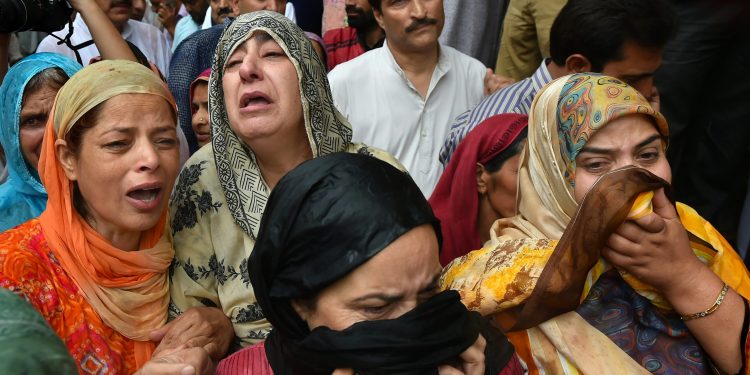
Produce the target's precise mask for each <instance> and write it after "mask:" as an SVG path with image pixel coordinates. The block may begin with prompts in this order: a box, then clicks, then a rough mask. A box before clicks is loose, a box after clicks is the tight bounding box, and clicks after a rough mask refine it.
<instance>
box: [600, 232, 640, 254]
mask: <svg viewBox="0 0 750 375" xmlns="http://www.w3.org/2000/svg"><path fill="white" fill-rule="evenodd" d="M605 247H606V248H609V249H610V250H612V251H614V252H616V253H618V254H620V255H623V256H626V257H628V258H633V257H635V256H637V255H638V250H637V249H638V245H637V243H635V242H632V241H630V240H629V239H627V238H625V237H623V236H621V235H620V234H619V233H612V235H610V236H609V238H608V239H607V244H606V245H605Z"/></svg>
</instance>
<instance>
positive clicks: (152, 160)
mask: <svg viewBox="0 0 750 375" xmlns="http://www.w3.org/2000/svg"><path fill="white" fill-rule="evenodd" d="M138 143H139V146H138V149H137V150H136V155H137V158H138V160H136V163H135V167H136V169H137V170H138V171H139V172H149V171H154V170H156V169H157V168H159V153H158V152H157V150H156V146H155V145H154V144H153V143H151V141H150V140H146V139H144V140H140V141H139V142H138Z"/></svg>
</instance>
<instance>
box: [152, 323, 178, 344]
mask: <svg viewBox="0 0 750 375" xmlns="http://www.w3.org/2000/svg"><path fill="white" fill-rule="evenodd" d="M177 319H179V318H177ZM177 319H175V320H173V321H171V322H169V323H167V324H165V325H164V326H163V327H161V328H159V329H157V330H155V331H151V333H149V334H148V336H149V339H150V340H151V341H153V342H156V343H158V342H160V341H161V340H162V339H163V338H164V335H166V334H167V332H168V331H169V330H170V329H172V326H174V324H175V322H176V321H177Z"/></svg>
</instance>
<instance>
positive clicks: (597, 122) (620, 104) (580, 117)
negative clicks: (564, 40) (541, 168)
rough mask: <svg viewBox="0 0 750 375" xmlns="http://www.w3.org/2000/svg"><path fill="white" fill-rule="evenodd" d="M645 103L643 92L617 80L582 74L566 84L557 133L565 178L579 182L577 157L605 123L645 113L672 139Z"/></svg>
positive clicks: (656, 115)
mask: <svg viewBox="0 0 750 375" xmlns="http://www.w3.org/2000/svg"><path fill="white" fill-rule="evenodd" d="M592 98H596V100H593V99H592ZM645 103H648V102H647V101H646V99H645V98H644V97H643V95H641V93H639V92H638V91H636V90H635V89H634V88H632V87H630V86H628V85H627V84H625V83H624V82H622V81H620V80H618V79H616V78H612V77H607V76H602V75H596V74H591V75H582V74H579V75H575V76H573V77H572V78H570V79H569V80H568V81H567V82H565V85H564V86H563V88H562V91H561V92H560V99H559V102H558V104H557V123H558V128H557V132H558V137H559V139H560V156H561V157H562V160H563V164H564V165H565V166H566V167H567V169H566V170H565V176H564V177H565V178H566V179H567V181H568V182H569V183H570V184H571V186H572V185H573V181H574V180H575V170H576V162H575V160H576V156H578V153H579V152H580V151H581V149H582V148H583V146H584V145H585V144H586V142H588V141H589V139H590V138H591V135H592V134H593V133H594V132H595V131H596V130H598V129H599V128H601V127H602V126H604V124H607V123H609V122H610V121H612V120H614V119H616V118H619V117H623V116H626V115H630V114H637V113H641V114H645V115H648V116H650V117H652V118H653V119H654V120H655V122H656V125H657V129H658V130H659V133H660V134H661V135H662V136H663V137H665V138H666V137H667V136H669V127H668V126H667V121H666V120H665V119H664V117H663V116H662V115H661V113H659V112H656V111H654V109H653V108H651V106H649V105H646V104H645Z"/></svg>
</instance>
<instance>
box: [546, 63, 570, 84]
mask: <svg viewBox="0 0 750 375" xmlns="http://www.w3.org/2000/svg"><path fill="white" fill-rule="evenodd" d="M547 70H548V71H549V74H550V75H551V76H552V80H555V79H558V78H560V77H562V76H566V75H568V72H567V71H566V70H565V67H564V66H560V65H557V64H555V62H554V61H552V59H549V61H547Z"/></svg>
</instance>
